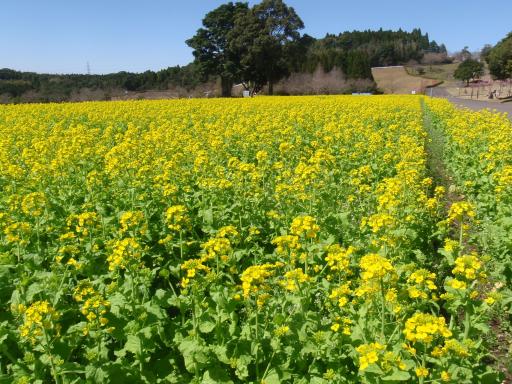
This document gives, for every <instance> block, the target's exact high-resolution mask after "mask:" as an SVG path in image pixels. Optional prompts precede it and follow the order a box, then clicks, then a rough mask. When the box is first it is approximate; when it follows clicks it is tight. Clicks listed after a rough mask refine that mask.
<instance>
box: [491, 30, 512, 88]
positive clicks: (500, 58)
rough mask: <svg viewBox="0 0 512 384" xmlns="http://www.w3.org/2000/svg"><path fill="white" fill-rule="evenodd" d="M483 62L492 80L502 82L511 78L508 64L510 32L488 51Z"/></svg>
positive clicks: (511, 55)
mask: <svg viewBox="0 0 512 384" xmlns="http://www.w3.org/2000/svg"><path fill="white" fill-rule="evenodd" d="M485 60H486V61H487V63H488V64H489V71H490V72H491V75H492V76H493V77H494V78H496V79H500V80H502V79H507V78H510V77H512V68H511V67H510V64H509V63H510V62H512V32H511V33H509V34H508V35H507V37H505V38H504V39H503V40H501V41H500V42H499V43H498V44H496V46H495V47H494V48H492V49H491V50H490V51H489V53H488V54H487V56H486V58H485Z"/></svg>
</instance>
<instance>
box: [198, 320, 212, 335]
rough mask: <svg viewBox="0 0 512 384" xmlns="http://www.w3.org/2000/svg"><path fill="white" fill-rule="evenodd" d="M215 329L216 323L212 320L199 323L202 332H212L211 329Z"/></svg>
mask: <svg viewBox="0 0 512 384" xmlns="http://www.w3.org/2000/svg"><path fill="white" fill-rule="evenodd" d="M214 329H215V323H214V322H212V321H202V322H201V323H200V324H199V330H200V331H201V332H202V333H210V332H211V331H213V330H214Z"/></svg>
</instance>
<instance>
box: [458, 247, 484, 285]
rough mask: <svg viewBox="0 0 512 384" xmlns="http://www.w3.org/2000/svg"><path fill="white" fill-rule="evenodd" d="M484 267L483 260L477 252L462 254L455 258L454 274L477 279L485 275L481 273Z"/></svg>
mask: <svg viewBox="0 0 512 384" xmlns="http://www.w3.org/2000/svg"><path fill="white" fill-rule="evenodd" d="M481 269H482V262H481V261H480V259H479V258H478V255H477V254H476V253H474V254H471V255H462V256H459V257H457V259H456V260H455V268H453V269H452V273H453V274H454V275H456V276H457V275H458V276H461V277H463V278H465V279H467V280H475V279H476V278H477V277H485V276H482V274H479V271H480V270H481Z"/></svg>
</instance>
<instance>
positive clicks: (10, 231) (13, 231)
mask: <svg viewBox="0 0 512 384" xmlns="http://www.w3.org/2000/svg"><path fill="white" fill-rule="evenodd" d="M4 234H5V239H6V240H7V242H8V243H18V244H20V245H26V244H27V243H28V240H27V237H28V236H29V234H30V224H29V223H27V222H25V221H21V222H17V223H12V224H10V225H8V226H6V227H5V228H4Z"/></svg>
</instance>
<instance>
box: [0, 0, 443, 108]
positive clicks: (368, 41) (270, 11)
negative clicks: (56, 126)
mask: <svg viewBox="0 0 512 384" xmlns="http://www.w3.org/2000/svg"><path fill="white" fill-rule="evenodd" d="M269 26H270V27H269ZM303 27H304V24H303V23H302V20H301V19H300V17H299V16H298V15H297V14H296V13H295V11H294V10H293V8H291V7H288V6H287V5H286V4H285V3H284V2H282V1H281V0H263V1H262V2H261V3H260V4H256V5H255V6H254V7H253V8H249V6H248V4H247V3H227V4H223V5H221V6H220V7H218V8H217V9H215V10H213V11H211V12H209V13H208V14H207V15H206V16H205V18H204V19H203V27H202V28H201V29H199V30H198V31H197V34H196V35H195V36H194V37H192V38H191V39H189V40H187V41H186V43H187V44H188V45H189V46H190V47H191V48H192V49H193V53H194V57H195V60H194V61H193V62H191V63H190V64H188V65H185V66H173V67H168V68H166V69H162V70H160V71H156V72H155V71H149V70H148V71H145V72H143V73H129V72H118V73H112V74H105V75H89V74H87V75H86V74H38V73H33V72H19V71H15V70H12V69H7V68H4V69H0V95H3V98H2V97H0V101H4V102H5V101H7V102H9V101H10V102H25V101H36V102H55V101H57V102H58V101H67V100H71V99H73V96H74V95H76V94H77V93H79V92H81V91H82V90H89V91H90V92H91V96H90V98H93V99H98V98H99V99H106V100H108V99H111V98H112V96H113V95H116V94H117V95H119V94H122V92H125V93H127V92H144V91H148V90H169V89H180V90H183V92H182V93H181V95H185V94H187V92H191V91H192V90H194V89H197V87H199V86H201V85H202V84H206V83H210V84H214V85H215V84H216V83H217V84H218V87H217V88H221V89H220V91H219V92H218V94H220V95H222V96H231V89H232V86H233V85H235V84H239V83H242V84H244V87H246V88H249V87H250V86H252V88H253V90H254V91H258V92H259V91H263V90H264V88H265V87H266V88H265V89H266V92H268V93H272V91H273V85H274V84H277V83H278V82H279V81H281V80H283V79H288V78H290V76H292V78H293V76H294V75H296V74H313V73H315V76H314V78H317V77H318V74H319V73H320V74H321V73H322V72H323V73H325V74H330V76H331V78H333V79H335V80H343V81H347V82H346V83H340V84H348V85H346V86H343V85H340V86H339V87H338V89H336V88H334V89H331V90H330V91H329V92H333V93H348V92H354V91H371V90H375V84H374V83H373V79H372V75H371V67H375V66H388V65H398V64H406V63H410V62H420V61H421V60H422V59H423V58H424V57H425V55H432V54H435V55H437V57H438V59H439V58H440V60H447V55H446V47H445V46H444V45H443V44H438V43H437V42H436V41H433V40H430V39H429V36H428V34H427V33H423V32H422V31H421V29H419V28H416V29H413V30H412V31H410V32H408V31H404V30H401V29H399V30H398V31H391V30H383V29H380V30H376V31H372V30H366V31H351V32H349V31H346V32H342V33H339V34H327V35H326V36H325V37H323V38H318V39H317V38H314V37H312V36H309V35H307V34H300V33H299V30H301V29H303ZM237 28H239V29H238V30H237ZM232 31H234V33H236V35H234V34H233V32H232ZM269 36H270V37H269ZM249 42H251V43H250V44H253V45H254V46H250V44H249ZM255 52H256V53H255ZM269 68H271V69H272V70H271V71H270V72H269ZM295 77H297V76H295ZM301 78H307V79H310V78H313V77H311V76H310V77H307V76H306V77H304V76H303V77H301ZM361 79H362V80H367V81H366V82H365V81H363V82H357V81H356V80H361ZM306 81H310V80H306ZM311 81H312V80H311ZM249 84H252V85H249ZM336 86H337V85H336V84H335V87H336ZM283 92H284V91H283ZM298 92H301V91H300V90H299V91H298ZM302 92H303V93H306V92H311V91H306V90H303V91H302Z"/></svg>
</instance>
